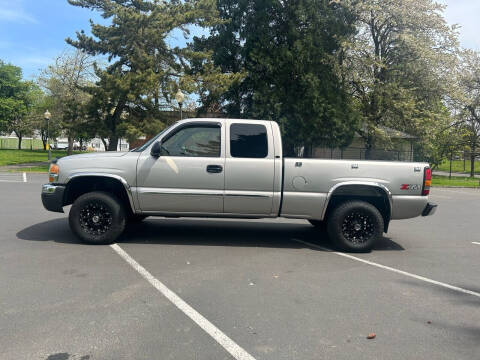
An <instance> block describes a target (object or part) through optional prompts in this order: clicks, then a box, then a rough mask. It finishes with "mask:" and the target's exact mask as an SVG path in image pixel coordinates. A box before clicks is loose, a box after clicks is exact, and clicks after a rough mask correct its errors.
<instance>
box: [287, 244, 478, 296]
mask: <svg viewBox="0 0 480 360" xmlns="http://www.w3.org/2000/svg"><path fill="white" fill-rule="evenodd" d="M292 240H294V241H296V242H299V243H302V244H304V245H308V246H311V247H314V248H318V249H320V250H323V251H328V252H331V253H332V254H335V255H338V256H343V257H346V258H348V259H351V260H355V261H359V262H362V263H364V264H367V265H371V266H376V267H378V268H380V269H384V270H388V271H392V272H394V273H397V274H401V275H405V276H408V277H411V278H414V279H417V280H421V281H424V282H427V283H430V284H434V285H438V286H442V287H444V288H447V289H450V290H454V291H458V292H461V293H463V294H468V295H473V296H476V297H479V298H480V293H478V292H475V291H472V290H467V289H463V288H460V287H457V286H453V285H449V284H446V283H442V282H440V281H436V280H432V279H429V278H426V277H424V276H420V275H415V274H412V273H409V272H406V271H403V270H399V269H395V268H392V267H390V266H385V265H382V264H378V263H374V262H372V261H368V260H364V259H362V258H359V257H356V256H352V255H349V254H345V253H342V252H337V251H332V250H330V249H327V248H324V247H323V246H318V245H315V244H312V243H309V242H306V241H303V240H299V239H292ZM479 245H480V244H479Z"/></svg>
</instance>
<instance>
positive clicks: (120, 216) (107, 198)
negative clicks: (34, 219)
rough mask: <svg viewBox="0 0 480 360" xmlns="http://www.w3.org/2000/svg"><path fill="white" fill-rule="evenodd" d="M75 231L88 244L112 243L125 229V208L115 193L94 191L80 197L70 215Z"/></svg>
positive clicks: (72, 227)
mask: <svg viewBox="0 0 480 360" xmlns="http://www.w3.org/2000/svg"><path fill="white" fill-rule="evenodd" d="M68 220H69V224H70V228H71V229H72V231H73V233H74V234H75V235H76V236H77V237H79V238H80V240H82V241H83V242H85V243H88V244H111V243H113V242H115V241H116V240H117V239H118V237H119V236H120V235H121V234H122V232H123V230H124V229H125V222H126V219H125V210H124V206H123V204H122V202H121V201H120V200H119V199H118V198H117V197H116V196H115V195H113V194H110V193H107V192H103V191H94V192H90V193H86V194H83V195H81V196H80V197H78V198H77V199H76V200H75V202H74V203H73V205H72V208H71V209H70V214H69V216H68Z"/></svg>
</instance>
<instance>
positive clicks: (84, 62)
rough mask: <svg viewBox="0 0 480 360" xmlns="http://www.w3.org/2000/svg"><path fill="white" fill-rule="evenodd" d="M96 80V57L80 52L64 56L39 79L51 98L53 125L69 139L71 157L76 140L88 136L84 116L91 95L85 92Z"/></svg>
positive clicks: (63, 54) (67, 53)
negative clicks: (81, 136) (81, 135)
mask: <svg viewBox="0 0 480 360" xmlns="http://www.w3.org/2000/svg"><path fill="white" fill-rule="evenodd" d="M95 79H96V77H95V73H94V59H93V57H92V56H90V55H88V54H87V53H85V52H82V51H79V50H76V51H73V52H72V51H66V52H63V53H62V54H61V55H60V56H58V57H57V59H56V60H55V63H54V64H52V65H50V66H48V68H47V69H45V70H44V71H43V72H42V74H41V75H40V76H39V78H38V83H39V84H40V85H41V86H42V87H43V88H44V89H45V90H46V92H47V94H48V95H49V102H50V103H51V107H50V108H49V109H50V111H51V113H52V120H53V121H52V124H56V123H57V124H58V126H59V127H60V129H61V131H62V132H63V133H64V134H65V135H66V136H67V138H68V154H69V155H71V154H72V151H73V141H74V139H76V138H78V137H79V134H83V135H85V129H86V127H88V126H87V125H86V123H87V119H86V115H85V114H86V106H87V104H88V102H89V100H90V94H89V93H88V92H87V90H86V88H87V87H89V86H91V84H93V82H94V80H95ZM53 128H55V127H52V129H53ZM93 136H94V134H92V137H93Z"/></svg>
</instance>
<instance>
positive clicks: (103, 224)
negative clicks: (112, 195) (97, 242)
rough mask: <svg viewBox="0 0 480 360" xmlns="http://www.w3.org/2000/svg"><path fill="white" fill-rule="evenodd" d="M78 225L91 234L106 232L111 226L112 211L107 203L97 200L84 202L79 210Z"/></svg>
mask: <svg viewBox="0 0 480 360" xmlns="http://www.w3.org/2000/svg"><path fill="white" fill-rule="evenodd" d="M80 226H81V227H82V229H83V230H84V231H85V232H87V233H88V234H91V235H101V234H104V233H106V232H107V231H108V230H109V229H110V227H111V226H112V212H111V210H110V208H109V207H108V205H106V204H104V203H102V202H101V201H98V200H92V201H91V202H89V203H86V204H85V205H84V207H83V208H82V209H81V210H80Z"/></svg>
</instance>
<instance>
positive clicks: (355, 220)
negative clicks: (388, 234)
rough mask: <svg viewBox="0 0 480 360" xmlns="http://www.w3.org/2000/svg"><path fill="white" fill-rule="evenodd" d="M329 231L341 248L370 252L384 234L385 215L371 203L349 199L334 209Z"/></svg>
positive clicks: (332, 238) (331, 238) (350, 250)
mask: <svg viewBox="0 0 480 360" xmlns="http://www.w3.org/2000/svg"><path fill="white" fill-rule="evenodd" d="M327 231H328V235H329V238H330V240H331V241H332V242H333V243H334V245H335V246H336V247H338V248H340V249H341V250H344V251H349V252H368V251H370V250H372V248H373V246H374V245H375V243H376V242H377V241H378V240H379V239H381V237H382V236H383V217H382V215H381V214H380V212H379V211H378V209H377V208H376V207H375V206H373V205H372V204H370V203H367V202H364V201H347V202H344V203H342V204H340V205H338V206H337V207H336V208H335V209H334V210H333V211H332V213H331V214H330V216H329V218H328V225H327Z"/></svg>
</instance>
